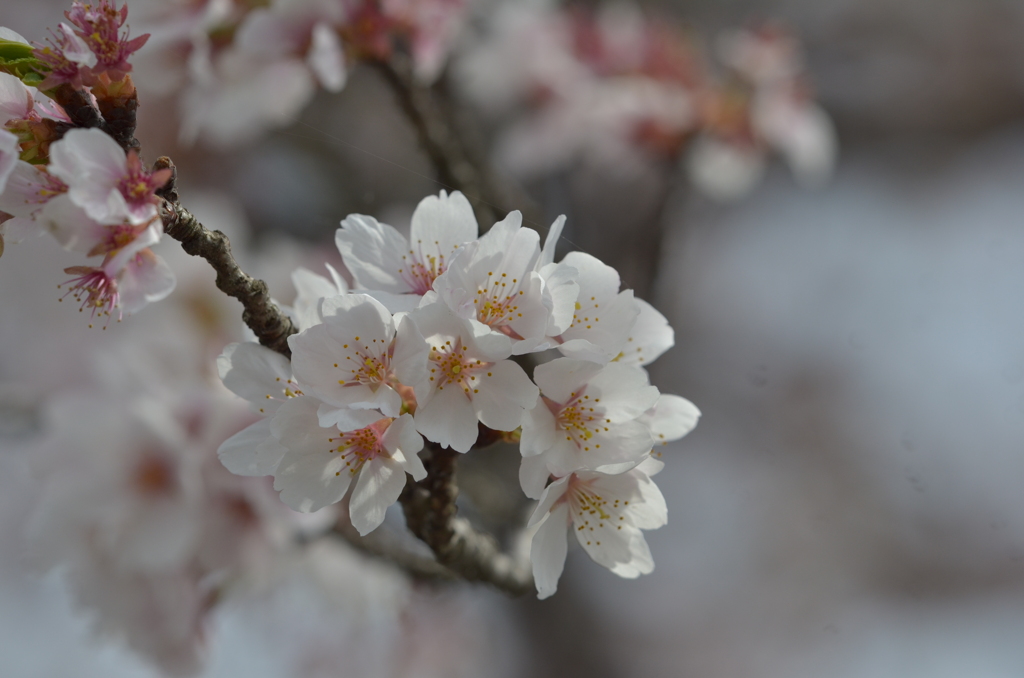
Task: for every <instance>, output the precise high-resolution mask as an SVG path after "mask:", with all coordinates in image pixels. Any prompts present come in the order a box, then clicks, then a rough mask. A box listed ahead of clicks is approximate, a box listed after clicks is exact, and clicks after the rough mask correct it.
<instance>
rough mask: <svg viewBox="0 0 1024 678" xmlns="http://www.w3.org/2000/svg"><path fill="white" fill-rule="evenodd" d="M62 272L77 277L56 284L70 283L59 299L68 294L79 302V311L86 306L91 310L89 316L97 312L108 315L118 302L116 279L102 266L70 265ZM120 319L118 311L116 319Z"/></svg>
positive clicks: (94, 315) (93, 315)
mask: <svg viewBox="0 0 1024 678" xmlns="http://www.w3.org/2000/svg"><path fill="white" fill-rule="evenodd" d="M64 272H65V273H67V274H68V275H76V276H78V277H77V278H72V279H71V280H68V281H67V282H65V283H63V284H62V285H58V287H63V286H64V285H70V288H69V289H68V291H67V292H65V293H64V296H63V297H61V301H63V300H64V297H66V296H68V295H69V294H70V295H71V297H72V298H73V299H74V300H75V301H77V302H79V304H80V306H79V308H78V311H79V313H81V312H82V311H84V310H85V309H87V308H88V309H90V310H91V314H90V317H96V314H97V313H99V314H100V315H101V316H103V315H105V316H107V317H110V315H111V313H112V312H113V310H114V309H115V308H117V306H118V304H119V302H120V296H119V295H118V292H117V281H116V280H114V279H113V278H112V277H111V276H110V275H109V274H108V273H107V272H106V271H104V270H103V269H102V268H90V267H88V266H71V267H70V268H65V269H64ZM120 319H121V314H120V312H118V320H120ZM89 327H92V325H91V324H90V325H89ZM104 329H106V327H104Z"/></svg>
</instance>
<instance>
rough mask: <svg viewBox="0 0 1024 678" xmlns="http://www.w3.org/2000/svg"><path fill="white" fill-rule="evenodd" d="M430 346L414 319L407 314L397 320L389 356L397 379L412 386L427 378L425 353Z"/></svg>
mask: <svg viewBox="0 0 1024 678" xmlns="http://www.w3.org/2000/svg"><path fill="white" fill-rule="evenodd" d="M429 351H430V347H429V346H427V342H426V340H424V338H423V335H422V334H420V331H419V329H418V328H417V327H416V323H415V321H413V320H412V319H410V318H409V317H408V316H406V317H404V318H402V319H401V320H400V321H399V322H398V331H397V332H396V333H395V341H394V352H393V353H392V356H391V369H393V370H394V371H395V376H396V377H398V381H400V382H401V383H402V384H405V385H406V386H413V385H415V384H417V383H419V382H421V381H423V380H424V379H426V378H427V354H428V353H429Z"/></svg>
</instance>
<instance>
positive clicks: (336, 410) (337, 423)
mask: <svg viewBox="0 0 1024 678" xmlns="http://www.w3.org/2000/svg"><path fill="white" fill-rule="evenodd" d="M316 416H317V421H318V422H319V423H320V426H321V427H323V428H337V429H338V430H339V431H343V432H348V431H357V430H359V429H361V428H366V427H367V426H369V425H370V424H372V423H374V422H375V421H380V420H381V419H382V418H383V417H384V415H383V414H381V413H380V412H378V411H377V410H369V409H361V410H355V409H352V408H348V407H335V406H333V405H329V404H327V403H320V407H318V408H317V411H316Z"/></svg>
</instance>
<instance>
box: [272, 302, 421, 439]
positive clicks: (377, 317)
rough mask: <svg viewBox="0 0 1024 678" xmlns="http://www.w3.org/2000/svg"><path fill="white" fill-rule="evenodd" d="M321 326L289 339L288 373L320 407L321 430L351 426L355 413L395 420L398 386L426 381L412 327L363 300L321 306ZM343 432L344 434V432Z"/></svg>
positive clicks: (398, 411)
mask: <svg viewBox="0 0 1024 678" xmlns="http://www.w3.org/2000/svg"><path fill="white" fill-rule="evenodd" d="M321 315H322V318H323V322H322V323H321V324H318V325H314V326H313V327H310V328H308V329H306V330H303V331H302V332H301V333H299V334H297V335H294V336H292V337H289V339H288V345H289V347H291V350H292V369H293V370H294V373H295V378H296V379H297V380H298V382H299V383H300V384H302V388H303V390H304V392H305V393H307V394H309V395H315V396H316V397H317V398H319V399H320V400H322V401H323V403H324V406H323V408H322V409H321V413H320V423H321V425H322V426H331V425H338V424H340V425H342V426H351V425H353V424H354V423H355V421H356V420H355V419H353V417H357V416H359V415H361V414H362V413H361V412H360V410H374V409H379V410H380V411H381V412H383V414H384V416H387V417H397V416H398V415H399V414H401V410H402V396H401V395H400V394H399V392H398V390H397V389H399V388H400V387H401V385H402V384H404V385H406V386H412V385H413V384H417V383H419V382H421V381H423V380H424V379H425V378H426V367H427V365H426V364H427V344H426V342H425V341H424V340H423V337H422V336H421V335H420V333H419V332H418V331H417V329H416V326H415V325H414V324H413V323H412V322H410V321H408V320H407V319H402V320H400V321H399V323H398V326H397V328H396V326H395V321H394V319H393V318H392V315H391V313H389V312H388V310H387V309H386V308H384V306H383V305H382V304H381V303H380V302H379V301H377V300H376V299H373V298H372V297H368V296H366V295H364V294H346V295H344V296H337V297H329V298H326V299H324V300H323V301H322V302H321ZM345 430H348V429H345Z"/></svg>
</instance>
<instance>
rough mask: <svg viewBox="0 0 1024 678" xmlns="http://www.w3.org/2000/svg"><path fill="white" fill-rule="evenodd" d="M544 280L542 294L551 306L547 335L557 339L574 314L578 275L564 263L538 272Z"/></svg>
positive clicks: (552, 265)
mask: <svg viewBox="0 0 1024 678" xmlns="http://www.w3.org/2000/svg"><path fill="white" fill-rule="evenodd" d="M540 275H541V277H542V278H543V279H544V294H545V295H546V297H545V298H546V299H547V300H548V302H547V303H550V304H551V317H550V319H549V320H548V327H547V334H548V335H549V336H552V337H557V336H558V335H560V334H561V333H562V332H565V331H566V330H567V329H569V326H570V325H572V318H573V316H574V315H575V313H576V300H577V299H578V298H579V296H580V285H579V283H578V282H576V279H577V277H578V276H579V273H578V272H577V271H576V269H575V268H573V267H572V266H569V265H568V264H566V263H561V264H551V265H549V266H545V267H544V268H542V269H541V270H540Z"/></svg>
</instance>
